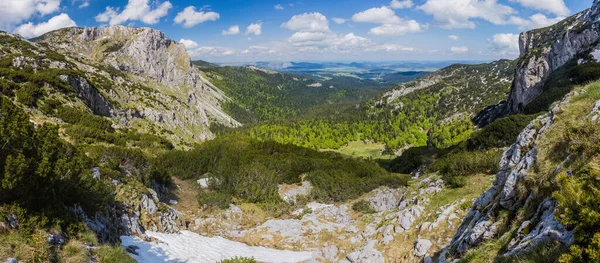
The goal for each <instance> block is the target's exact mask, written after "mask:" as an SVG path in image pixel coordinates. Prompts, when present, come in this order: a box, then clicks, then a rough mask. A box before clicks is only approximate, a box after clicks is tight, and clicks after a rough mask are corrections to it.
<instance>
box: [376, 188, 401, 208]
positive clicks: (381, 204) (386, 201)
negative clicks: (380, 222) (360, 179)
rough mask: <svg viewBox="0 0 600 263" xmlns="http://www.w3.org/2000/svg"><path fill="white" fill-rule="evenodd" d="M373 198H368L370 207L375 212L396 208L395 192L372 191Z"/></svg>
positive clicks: (386, 189)
mask: <svg viewBox="0 0 600 263" xmlns="http://www.w3.org/2000/svg"><path fill="white" fill-rule="evenodd" d="M372 193H374V195H373V197H371V198H369V203H370V204H371V207H373V209H375V211H377V212H385V211H389V210H392V209H394V208H396V207H397V206H398V202H399V201H398V198H397V197H396V195H397V194H398V191H397V190H392V189H388V188H384V189H375V190H373V192H372Z"/></svg>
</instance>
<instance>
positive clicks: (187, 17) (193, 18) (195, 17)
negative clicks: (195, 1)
mask: <svg viewBox="0 0 600 263" xmlns="http://www.w3.org/2000/svg"><path fill="white" fill-rule="evenodd" d="M220 17H221V16H220V15H219V13H216V12H204V11H202V10H200V11H198V12H196V7H194V6H188V7H186V8H185V9H183V11H181V12H180V13H179V14H177V16H176V17H175V20H173V21H175V23H176V24H183V27H187V28H190V27H193V26H195V25H197V24H201V23H204V22H206V21H216V20H217V19H219V18H220Z"/></svg>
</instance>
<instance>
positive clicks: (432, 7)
mask: <svg viewBox="0 0 600 263" xmlns="http://www.w3.org/2000/svg"><path fill="white" fill-rule="evenodd" d="M417 9H419V10H422V11H424V12H425V13H427V14H430V15H433V19H434V20H435V22H436V24H437V25H438V26H440V27H442V28H446V29H452V28H475V27H476V25H475V22H473V21H472V19H483V20H486V21H489V22H491V23H493V24H497V25H500V24H503V23H504V22H505V20H506V17H507V16H509V15H512V14H514V13H515V10H514V9H513V8H511V7H510V6H507V5H502V4H499V3H497V0H427V2H426V3H425V4H423V5H421V6H419V7H417Z"/></svg>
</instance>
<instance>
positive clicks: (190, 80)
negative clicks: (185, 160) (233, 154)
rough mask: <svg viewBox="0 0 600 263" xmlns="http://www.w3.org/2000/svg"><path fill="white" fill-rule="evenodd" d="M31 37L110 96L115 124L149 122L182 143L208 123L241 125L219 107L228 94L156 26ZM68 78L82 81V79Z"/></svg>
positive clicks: (204, 131) (202, 135)
mask: <svg viewBox="0 0 600 263" xmlns="http://www.w3.org/2000/svg"><path fill="white" fill-rule="evenodd" d="M33 41H34V43H39V44H43V45H47V46H49V47H51V48H52V49H53V50H56V51H58V52H60V53H62V54H65V55H67V58H68V59H69V61H70V62H72V63H73V64H74V65H75V67H74V68H75V69H76V70H79V71H82V72H84V73H85V75H86V77H87V79H89V80H90V81H91V82H92V85H94V86H96V87H97V88H99V90H100V94H102V95H103V96H104V97H106V98H107V99H108V100H110V101H112V102H114V103H113V104H114V105H113V108H112V112H111V114H110V115H111V116H113V117H114V118H115V120H116V122H117V123H118V124H119V125H120V126H123V127H144V126H148V125H150V126H151V127H156V128H158V129H156V128H150V129H151V130H154V131H156V130H164V131H168V133H165V134H163V136H165V137H168V138H170V139H171V140H174V141H179V142H181V143H186V144H187V143H193V142H199V141H202V140H206V139H210V138H212V137H213V135H212V133H211V132H210V130H209V127H210V126H211V125H213V124H220V125H224V126H230V127H235V126H239V125H240V123H239V122H237V121H236V120H234V119H233V118H231V117H230V116H229V115H228V114H227V113H225V112H224V111H223V110H222V107H221V105H222V104H223V103H227V102H229V101H230V99H229V98H228V97H227V96H226V95H225V94H224V93H223V92H222V91H221V90H219V89H218V88H217V87H215V86H214V85H212V84H211V83H210V82H209V81H208V80H206V79H205V78H203V76H202V72H200V71H199V70H198V69H197V68H195V67H194V66H192V64H191V61H190V57H189V55H188V54H187V51H186V50H185V47H184V46H183V45H181V44H179V43H176V42H175V41H173V40H171V39H169V38H167V37H165V35H164V34H163V33H162V32H160V31H158V30H155V29H151V28H132V27H126V26H109V27H104V28H66V29H61V30H57V31H53V32H50V33H48V34H45V35H43V36H42V37H39V38H36V39H34V40H33ZM76 80H81V81H76ZM69 82H70V83H71V84H72V86H74V87H79V86H86V83H84V82H85V80H83V79H70V80H69ZM104 113H105V112H104ZM103 115H106V114H103Z"/></svg>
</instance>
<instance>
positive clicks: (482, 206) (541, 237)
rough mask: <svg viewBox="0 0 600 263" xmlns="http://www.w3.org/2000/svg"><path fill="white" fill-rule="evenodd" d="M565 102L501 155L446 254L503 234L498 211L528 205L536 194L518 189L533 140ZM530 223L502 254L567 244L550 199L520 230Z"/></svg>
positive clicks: (531, 160)
mask: <svg viewBox="0 0 600 263" xmlns="http://www.w3.org/2000/svg"><path fill="white" fill-rule="evenodd" d="M568 101H569V97H566V98H565V99H563V100H562V101H561V103H560V104H558V105H557V106H556V107H555V108H554V109H553V110H552V111H550V112H549V113H548V114H546V115H544V116H541V117H538V118H537V119H535V120H534V121H532V123H531V124H529V125H528V126H527V127H526V128H525V129H524V130H523V131H522V132H521V134H520V135H519V136H518V137H517V141H516V142H515V144H513V145H512V146H511V147H510V148H509V149H508V150H507V151H506V152H505V153H504V154H503V156H502V159H501V161H500V165H499V167H500V170H499V172H498V173H497V174H496V180H495V181H494V184H493V186H492V187H491V188H490V189H489V190H488V191H486V192H485V193H484V194H483V195H481V196H480V197H479V198H478V199H477V200H475V202H474V203H473V206H472V207H471V210H470V211H469V212H468V214H467V215H466V216H465V218H464V219H463V221H462V224H461V225H460V227H459V228H458V231H457V233H456V234H455V236H454V237H453V239H452V241H451V243H450V246H449V251H450V253H453V254H454V255H461V254H463V253H465V252H466V251H467V250H468V249H470V248H472V247H474V246H477V245H479V244H481V243H482V242H484V241H486V240H489V239H491V238H494V237H496V236H497V235H498V234H503V233H498V230H499V229H498V228H499V225H500V224H501V222H500V221H496V218H497V217H496V215H497V214H498V213H499V212H500V211H501V210H511V211H514V210H516V209H517V208H520V207H528V206H530V205H532V203H531V202H533V200H534V199H536V194H535V193H529V192H520V191H527V190H521V189H527V188H525V187H519V186H520V185H521V184H522V182H523V178H524V177H525V176H527V174H528V172H529V171H530V169H531V168H532V166H533V165H534V163H535V158H536V153H537V150H536V141H537V139H538V138H539V137H540V135H542V134H543V133H544V132H545V131H546V130H547V129H548V128H549V127H550V126H551V125H552V124H553V123H554V118H555V114H556V113H557V112H558V111H559V110H560V108H561V106H562V105H564V104H566V103H568ZM532 222H539V223H538V224H537V225H536V226H535V227H534V230H533V231H531V232H529V234H527V235H522V234H517V235H516V237H514V238H513V239H512V240H511V242H510V246H509V248H508V250H507V252H506V255H518V254H521V253H523V252H525V251H527V250H529V249H531V248H532V247H533V246H535V245H537V244H540V243H543V242H548V241H551V240H555V241H559V242H561V243H563V244H565V245H567V246H568V245H570V244H571V242H572V234H571V233H569V232H568V231H567V230H566V228H565V227H564V226H562V225H561V224H560V223H559V222H558V221H556V220H554V202H553V201H552V200H551V199H546V200H544V201H543V202H542V203H541V204H540V205H539V208H538V210H537V213H536V214H535V215H533V216H532V217H531V218H530V219H528V220H527V221H525V222H523V224H522V228H523V229H525V228H527V227H529V225H530V224H533V223H532ZM444 255H445V253H444ZM442 259H443V260H445V259H444V258H442Z"/></svg>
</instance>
